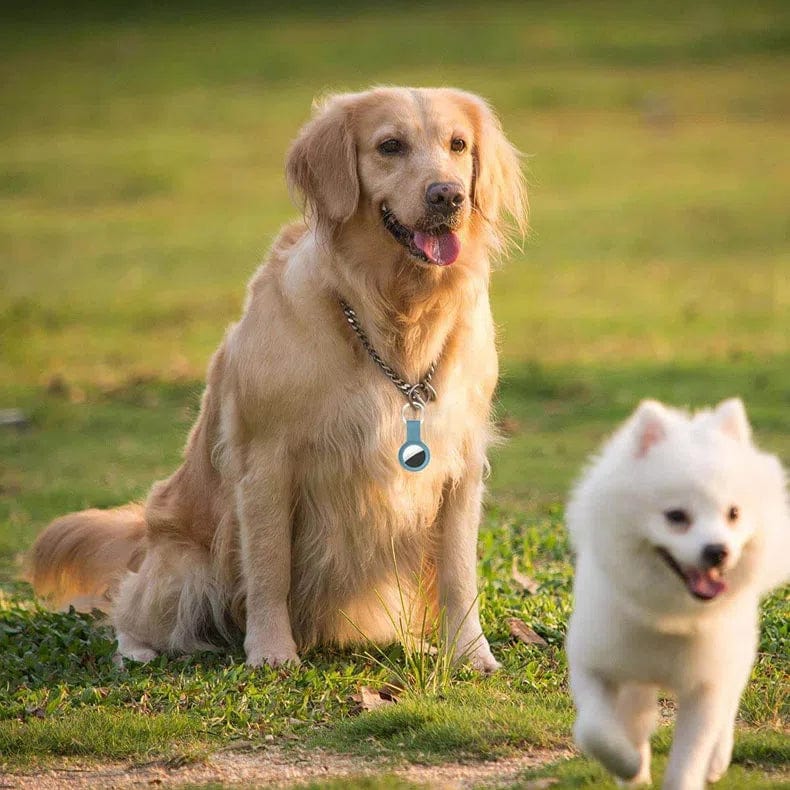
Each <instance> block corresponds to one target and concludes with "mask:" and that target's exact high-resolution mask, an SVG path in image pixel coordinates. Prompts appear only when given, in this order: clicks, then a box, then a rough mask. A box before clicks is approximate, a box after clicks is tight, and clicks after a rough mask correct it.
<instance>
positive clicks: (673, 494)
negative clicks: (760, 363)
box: [567, 399, 790, 790]
mask: <svg viewBox="0 0 790 790" xmlns="http://www.w3.org/2000/svg"><path fill="white" fill-rule="evenodd" d="M732 506H737V508H738V511H739V516H738V518H737V519H736V520H735V521H731V520H730V519H729V518H728V513H729V511H730V508H731V507H732ZM673 509H683V510H685V511H686V512H688V513H689V515H690V516H691V523H690V525H688V526H687V527H684V526H682V525H680V526H679V525H677V524H672V523H670V522H669V521H668V520H667V518H666V517H665V513H666V512H667V511H669V510H673ZM567 523H568V529H569V531H570V535H571V540H572V543H573V546H574V549H575V551H576V554H577V561H576V576H575V582H574V596H575V606H574V611H573V615H572V617H571V621H570V627H569V632H568V645H567V647H568V660H569V664H570V676H571V691H572V694H573V698H574V702H575V704H576V707H577V710H578V716H577V720H576V724H575V728H574V735H575V738H576V741H577V743H578V744H579V746H580V747H581V748H582V750H583V751H584V752H586V753H587V754H589V755H590V756H592V757H595V758H597V759H598V760H600V761H601V762H602V763H603V764H604V765H605V766H606V768H607V769H608V770H609V771H611V772H612V773H613V774H615V776H617V777H618V778H619V779H621V780H626V781H627V782H628V783H631V784H642V783H649V782H650V745H649V737H650V734H651V732H652V731H653V728H654V723H655V708H656V699H655V697H656V693H657V690H658V689H659V688H662V689H666V690H669V691H672V692H674V693H676V694H677V697H678V717H677V724H676V728H675V736H674V742H673V745H672V750H671V753H670V757H669V764H668V767H667V771H666V775H665V779H664V788H666V789H667V790H699V788H703V787H704V786H705V782H706V780H707V781H711V782H713V781H716V780H717V779H719V778H720V777H721V776H722V775H723V774H724V772H725V770H726V769H727V766H728V765H729V762H730V757H731V754H732V743H733V729H734V721H735V716H736V713H737V710H738V702H739V700H740V696H741V693H742V691H743V688H744V686H745V685H746V682H747V680H748V678H749V673H750V670H751V667H752V664H753V662H754V658H755V652H756V645H757V634H758V604H759V599H760V597H761V596H762V595H764V594H765V593H767V592H768V591H770V590H771V589H772V588H773V587H775V586H777V585H779V584H781V583H783V582H784V581H786V580H787V578H788V577H789V576H790V515H789V510H788V501H787V488H786V481H785V475H784V472H783V470H782V468H781V465H780V463H779V461H778V460H777V459H776V458H775V457H774V456H771V455H768V454H766V453H763V452H761V451H760V450H759V449H757V448H756V447H755V446H754V444H753V443H752V441H751V431H750V428H749V422H748V419H747V417H746V413H745V411H744V408H743V404H742V403H741V402H740V400H737V399H731V400H728V401H724V402H723V403H722V404H720V405H719V406H718V407H717V408H716V409H714V410H712V411H706V412H702V413H699V414H697V415H695V416H689V415H687V414H685V413H683V412H680V411H676V410H674V409H669V408H667V407H665V406H663V405H661V404H660V403H657V402H655V401H645V402H643V403H642V404H641V405H640V407H639V408H638V409H637V411H636V412H635V414H634V415H633V416H632V417H631V418H630V419H629V420H628V421H627V422H626V424H625V425H624V426H623V427H622V428H621V429H620V430H619V431H618V432H617V433H616V434H615V435H614V436H613V437H612V438H611V439H610V440H609V441H608V442H607V443H606V444H605V445H604V447H603V450H602V452H601V454H600V455H599V456H598V458H597V459H596V460H595V461H594V462H593V464H592V465H591V467H590V468H589V470H588V471H587V473H586V474H585V475H584V476H583V478H582V480H581V482H580V483H579V484H578V485H577V487H576V489H575V491H574V492H573V495H572V497H571V501H570V503H569V505H568V508H567ZM711 543H717V544H723V545H724V546H725V547H726V548H727V550H728V552H729V554H728V556H727V559H726V560H725V563H724V565H723V579H724V580H725V581H726V583H727V588H726V590H725V591H724V592H722V593H720V594H719V595H718V596H717V597H715V598H714V599H713V600H710V601H700V600H697V599H696V598H694V597H693V596H692V594H691V593H690V592H689V590H688V589H687V588H686V585H685V584H684V582H683V580H682V579H681V578H679V576H678V575H677V574H676V573H675V572H674V571H673V570H672V568H670V567H669V565H668V564H667V562H666V561H665V560H664V559H662V557H661V556H659V553H658V552H657V548H659V547H660V548H663V549H664V550H665V551H667V552H669V553H670V554H671V555H672V557H674V559H675V560H676V562H677V563H678V564H680V565H681V566H684V567H691V566H694V567H697V566H699V564H700V563H701V559H700V556H701V551H702V548H703V547H704V546H705V545H706V544H711Z"/></svg>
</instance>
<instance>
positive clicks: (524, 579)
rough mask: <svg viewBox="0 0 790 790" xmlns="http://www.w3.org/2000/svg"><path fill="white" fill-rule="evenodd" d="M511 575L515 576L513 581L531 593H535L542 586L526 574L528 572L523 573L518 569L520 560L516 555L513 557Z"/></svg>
mask: <svg viewBox="0 0 790 790" xmlns="http://www.w3.org/2000/svg"><path fill="white" fill-rule="evenodd" d="M510 575H511V576H512V577H513V581H514V582H515V583H516V584H517V585H518V586H519V587H521V588H522V589H523V590H526V591H527V592H528V593H529V594H530V595H534V594H535V593H536V592H537V591H538V588H539V587H540V585H539V584H538V583H537V582H536V581H535V580H534V579H531V578H530V577H529V576H527V575H526V573H522V572H521V571H520V570H519V569H518V561H517V560H516V558H515V557H513V565H512V567H511V569H510Z"/></svg>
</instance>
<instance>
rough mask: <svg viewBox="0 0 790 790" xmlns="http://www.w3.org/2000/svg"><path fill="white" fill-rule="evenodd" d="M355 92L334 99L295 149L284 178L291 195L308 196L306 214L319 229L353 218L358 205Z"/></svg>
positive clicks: (307, 127)
mask: <svg viewBox="0 0 790 790" xmlns="http://www.w3.org/2000/svg"><path fill="white" fill-rule="evenodd" d="M354 98H355V96H354V94H340V95H337V96H330V97H329V98H327V99H325V100H324V101H322V102H320V103H318V104H316V105H315V115H314V117H313V119H312V120H310V121H308V122H307V123H306V124H305V125H304V126H303V127H302V130H301V131H300V132H299V136H298V137H297V138H296V140H295V141H294V142H293V144H292V145H291V150H290V151H289V152H288V158H287V160H286V165H285V175H286V178H287V181H288V187H289V189H290V190H291V192H292V194H293V193H294V192H296V193H298V194H299V195H301V196H302V197H303V198H304V210H305V215H306V216H307V217H308V218H310V219H312V220H313V221H314V222H315V223H316V225H317V226H318V227H319V228H323V229H331V228H332V227H334V226H335V225H339V224H342V223H343V222H345V221H346V220H348V219H350V217H351V216H352V215H353V213H354V212H355V211H356V210H357V204H358V203H359V179H358V177H357V151H356V143H355V141H354V136H353V134H352V131H351V108H352V106H353V104H354Z"/></svg>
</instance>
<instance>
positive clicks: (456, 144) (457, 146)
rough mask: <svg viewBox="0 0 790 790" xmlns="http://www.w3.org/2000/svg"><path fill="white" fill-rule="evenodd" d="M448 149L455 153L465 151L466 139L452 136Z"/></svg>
mask: <svg viewBox="0 0 790 790" xmlns="http://www.w3.org/2000/svg"><path fill="white" fill-rule="evenodd" d="M450 150H451V151H455V153H456V154H461V153H463V152H464V151H466V140H464V139H462V138H460V137H454V138H453V141H452V142H451V143H450Z"/></svg>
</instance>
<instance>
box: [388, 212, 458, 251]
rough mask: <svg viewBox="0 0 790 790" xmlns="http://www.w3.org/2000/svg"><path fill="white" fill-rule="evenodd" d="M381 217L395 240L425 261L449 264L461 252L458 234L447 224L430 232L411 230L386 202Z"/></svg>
mask: <svg viewBox="0 0 790 790" xmlns="http://www.w3.org/2000/svg"><path fill="white" fill-rule="evenodd" d="M381 219H382V222H383V223H384V227H385V228H386V229H387V230H388V231H389V232H390V233H391V234H392V236H393V238H394V239H395V241H397V242H398V243H399V244H401V245H403V246H404V247H405V248H406V249H407V250H408V251H409V253H410V254H411V255H413V256H414V257H415V258H417V259H418V260H421V261H424V262H425V263H435V264H436V265H437V266H449V265H450V264H451V263H454V262H455V260H456V258H458V255H459V253H460V252H461V242H460V241H459V239H458V235H457V234H456V233H454V232H453V231H452V230H450V228H448V227H447V226H446V225H439V226H437V227H436V228H435V229H434V230H432V231H431V232H430V233H426V232H424V231H421V230H411V229H410V228H407V227H406V226H405V225H402V224H401V223H400V222H398V220H397V218H396V217H395V215H394V214H393V213H392V211H391V210H390V209H389V208H388V207H387V205H386V204H385V203H382V204H381Z"/></svg>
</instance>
